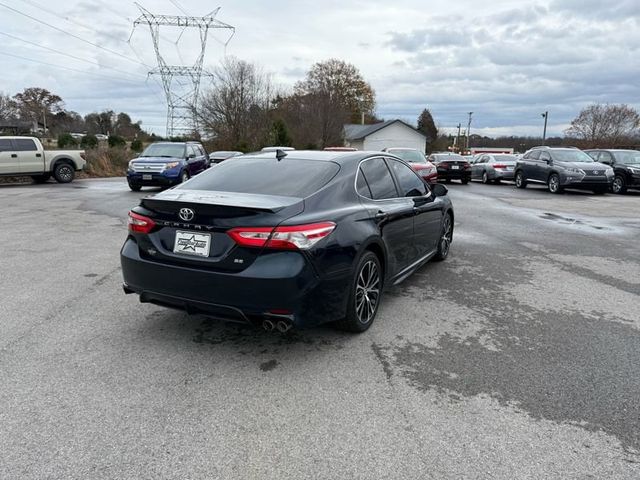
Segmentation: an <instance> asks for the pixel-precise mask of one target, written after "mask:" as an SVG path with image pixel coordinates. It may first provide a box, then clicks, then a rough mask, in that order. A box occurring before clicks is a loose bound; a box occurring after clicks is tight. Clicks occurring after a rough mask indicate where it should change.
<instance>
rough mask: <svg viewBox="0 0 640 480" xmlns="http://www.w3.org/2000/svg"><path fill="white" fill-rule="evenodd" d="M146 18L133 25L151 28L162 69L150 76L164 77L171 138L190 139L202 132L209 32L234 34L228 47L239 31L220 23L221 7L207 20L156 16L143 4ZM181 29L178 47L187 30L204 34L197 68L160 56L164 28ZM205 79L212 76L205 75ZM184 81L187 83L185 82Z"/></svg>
mask: <svg viewBox="0 0 640 480" xmlns="http://www.w3.org/2000/svg"><path fill="white" fill-rule="evenodd" d="M136 6H137V7H138V8H139V9H140V12H141V13H142V15H140V16H139V17H138V18H137V19H136V20H135V21H134V22H133V30H132V31H131V35H130V36H129V40H131V36H132V35H133V32H134V31H135V28H136V26H138V25H141V24H144V25H148V26H149V30H150V31H151V39H152V40H153V47H154V49H155V52H156V59H157V62H158V67H157V68H154V69H153V70H151V71H150V72H149V75H160V77H161V79H162V86H163V88H164V93H165V96H166V98H167V136H169V137H172V136H182V135H189V134H191V133H193V132H197V131H198V114H197V108H198V96H199V93H200V79H201V77H202V75H203V71H202V64H203V62H204V53H205V49H206V46H207V36H208V33H209V29H213V28H220V29H228V30H230V31H231V34H230V36H229V38H228V39H227V41H226V42H225V43H224V45H225V47H226V45H227V44H228V43H229V41H230V40H231V38H232V37H233V34H234V33H235V28H234V27H232V26H231V25H229V24H227V23H223V22H221V21H219V20H216V18H215V17H216V15H217V14H218V11H219V10H220V7H218V8H216V9H215V10H214V11H212V12H211V13H209V14H208V15H205V16H204V17H190V16H178V15H154V14H152V13H151V12H149V11H148V10H146V9H145V8H143V7H142V6H141V5H140V4H138V3H136ZM161 26H162V27H178V28H180V29H181V30H182V32H181V33H180V36H179V37H178V40H177V41H176V45H177V43H178V41H180V38H182V33H184V30H185V29H187V28H189V27H191V28H197V29H198V31H199V33H200V51H199V52H198V56H197V58H196V61H195V64H194V65H168V64H167V62H166V61H165V59H164V58H163V57H162V55H161V54H160V27H161ZM204 75H210V74H208V73H206V72H205V73H204ZM183 78H186V79H187V82H184V83H183V81H182V79H183Z"/></svg>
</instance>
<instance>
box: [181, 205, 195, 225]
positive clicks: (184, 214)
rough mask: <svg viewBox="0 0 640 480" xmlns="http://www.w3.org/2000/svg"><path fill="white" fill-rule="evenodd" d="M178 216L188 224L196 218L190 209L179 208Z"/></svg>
mask: <svg viewBox="0 0 640 480" xmlns="http://www.w3.org/2000/svg"><path fill="white" fill-rule="evenodd" d="M178 216H179V217H180V218H181V219H182V220H184V221H185V222H190V221H191V220H193V217H195V216H196V212H194V211H193V210H191V209H190V208H181V209H180V212H178Z"/></svg>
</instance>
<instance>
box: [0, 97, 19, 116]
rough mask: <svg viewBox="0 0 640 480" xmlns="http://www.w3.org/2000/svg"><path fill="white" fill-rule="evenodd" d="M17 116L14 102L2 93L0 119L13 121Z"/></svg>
mask: <svg viewBox="0 0 640 480" xmlns="http://www.w3.org/2000/svg"><path fill="white" fill-rule="evenodd" d="M17 116H18V108H17V105H16V102H15V101H14V100H13V99H12V98H11V97H10V96H9V95H5V94H4V93H0V119H2V120H13V119H15V118H17Z"/></svg>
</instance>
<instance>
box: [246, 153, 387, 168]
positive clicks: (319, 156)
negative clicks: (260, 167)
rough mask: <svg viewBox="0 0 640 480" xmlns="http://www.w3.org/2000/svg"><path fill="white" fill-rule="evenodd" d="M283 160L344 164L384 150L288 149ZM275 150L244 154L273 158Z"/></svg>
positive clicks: (377, 154)
mask: <svg viewBox="0 0 640 480" xmlns="http://www.w3.org/2000/svg"><path fill="white" fill-rule="evenodd" d="M284 153H286V155H285V156H284V157H283V158H282V159H283V160H318V161H326V162H335V163H339V164H341V165H345V164H347V163H350V162H360V161H361V160H364V159H365V158H369V157H380V156H383V155H384V152H377V151H362V150H358V151H355V152H335V151H327V150H288V151H284ZM275 155H276V152H252V153H247V154H245V155H244V157H246V158H274V157H275Z"/></svg>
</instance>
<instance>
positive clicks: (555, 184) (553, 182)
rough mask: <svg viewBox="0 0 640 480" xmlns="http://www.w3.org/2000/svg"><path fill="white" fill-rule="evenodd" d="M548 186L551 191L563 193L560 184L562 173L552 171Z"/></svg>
mask: <svg viewBox="0 0 640 480" xmlns="http://www.w3.org/2000/svg"><path fill="white" fill-rule="evenodd" d="M547 187H548V188H549V191H550V192H551V193H562V191H563V190H564V189H563V188H562V186H561V185H560V175H558V174H557V173H552V174H551V175H549V179H548V180H547Z"/></svg>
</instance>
